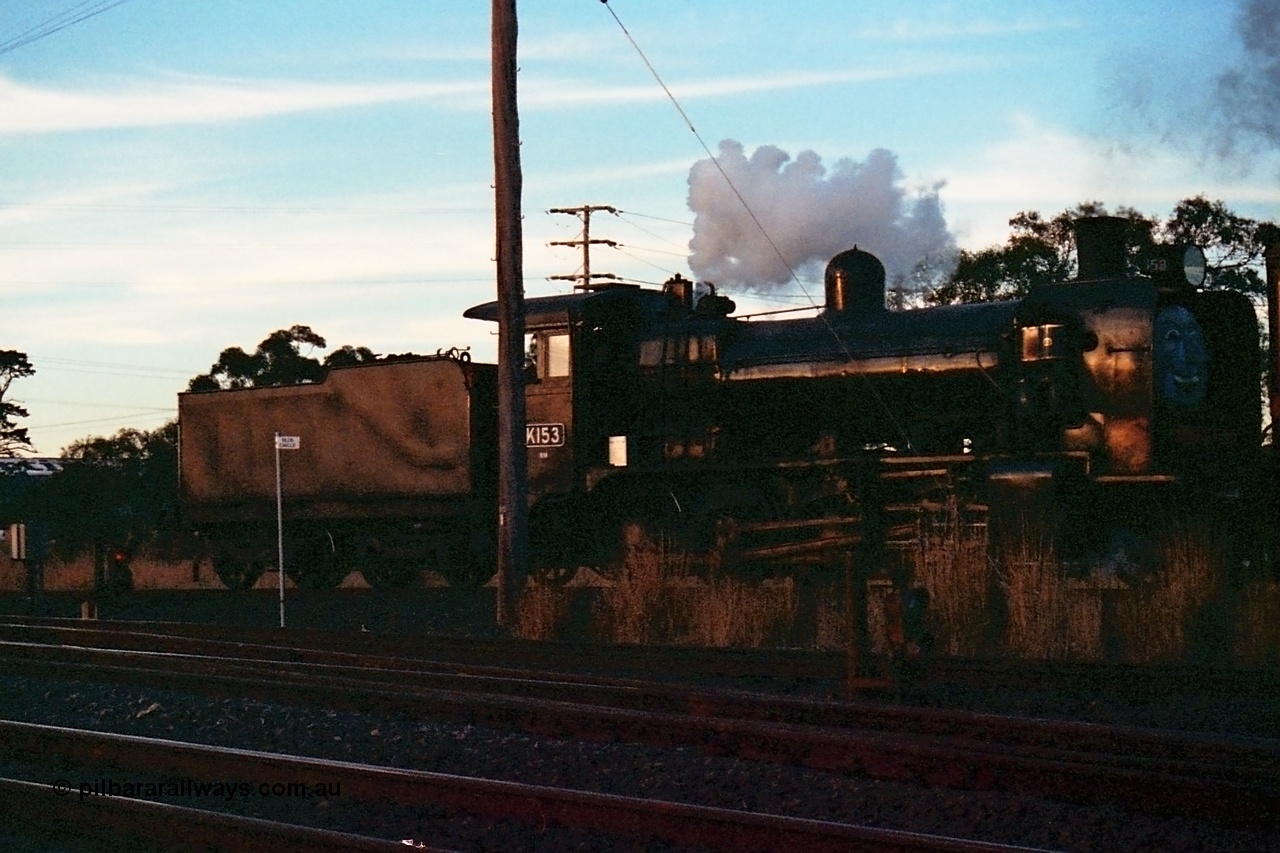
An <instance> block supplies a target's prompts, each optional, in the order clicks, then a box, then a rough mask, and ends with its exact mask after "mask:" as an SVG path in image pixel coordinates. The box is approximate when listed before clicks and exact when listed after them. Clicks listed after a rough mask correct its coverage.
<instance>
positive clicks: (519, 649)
mask: <svg viewBox="0 0 1280 853" xmlns="http://www.w3.org/2000/svg"><path fill="white" fill-rule="evenodd" d="M88 626H92V628H91V629H89V628H88ZM23 627H27V628H34V627H50V628H54V627H61V628H67V629H74V628H79V629H82V630H84V629H89V630H93V631H99V632H103V633H104V634H106V633H118V632H125V633H128V632H138V631H143V632H149V633H163V634H164V635H167V636H173V637H199V638H204V639H220V640H225V641H233V642H244V643H252V644H261V645H281V644H282V643H283V642H286V641H287V642H289V643H292V644H295V645H296V646H297V647H299V648H307V649H311V650H329V651H345V652H364V653H369V654H376V655H380V656H396V657H404V658H423V659H429V660H436V661H450V662H454V663H460V664H461V663H466V664H473V665H475V664H478V665H486V664H491V665H508V666H510V665H512V664H513V663H514V664H518V665H519V666H522V667H544V668H547V669H552V670H557V671H573V672H584V673H591V672H595V673H610V674H614V673H619V672H638V673H644V674H649V673H661V674H662V675H663V676H664V677H678V678H691V679H707V678H749V679H763V680H791V681H820V682H824V683H831V684H839V683H841V682H842V681H843V679H844V678H845V664H846V656H845V654H844V653H843V652H821V651H812V650H802V649H706V648H693V647H677V646H605V645H594V644H585V643H567V642H543V641H531V640H495V639H476V638H462V637H449V636H442V635H434V634H433V635H422V636H412V637H410V636H391V635H385V634H373V633H360V632H350V631H346V632H344V631H321V630H317V629H306V628H302V629H289V630H288V631H281V630H280V629H279V628H259V627H254V626H238V625H209V624H202V623H188V622H145V623H144V622H129V621H111V620H104V621H98V620H77V619H67V618H62V617H15V616H0V631H5V630H17V629H21V628H23ZM954 685H960V686H967V687H974V688H979V689H981V688H992V689H1016V690H1021V691H1033V690H1052V689H1060V688H1062V687H1063V685H1069V686H1070V687H1071V689H1072V690H1074V691H1076V692H1084V693H1098V694H1102V695H1107V694H1112V695H1116V694H1118V695H1122V696H1125V697H1128V698H1134V697H1149V698H1154V697H1161V696H1176V695H1182V694H1186V693H1188V692H1191V693H1193V694H1194V695H1217V696H1248V697H1255V698H1274V699H1277V700H1280V668H1277V667H1256V668H1242V667H1230V666H1210V665H1195V664H1120V663H1084V662H1065V661H1053V662H1042V661H1036V662H1028V661H1011V660H1001V661H987V660H973V659H949V658H936V659H933V660H931V661H930V662H929V667H928V673H927V674H926V676H925V677H924V678H923V679H921V681H920V682H919V684H917V685H916V688H917V689H918V690H919V691H922V692H924V691H928V690H930V689H933V688H937V687H941V686H954ZM1189 688H1191V689H1190V690H1189Z"/></svg>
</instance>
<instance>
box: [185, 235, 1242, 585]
mask: <svg viewBox="0 0 1280 853" xmlns="http://www.w3.org/2000/svg"><path fill="white" fill-rule="evenodd" d="M1137 248H1141V249H1142V251H1141V252H1139V253H1137V254H1135V247H1131V246H1128V245H1126V242H1125V223H1124V222H1123V221H1122V220H1117V219H1111V218H1097V219H1091V220H1082V221H1081V222H1080V223H1079V226H1078V231H1077V250H1078V265H1079V275H1078V277H1077V278H1076V279H1075V280H1072V281H1066V282H1061V283H1054V284H1047V285H1041V286H1038V287H1036V288H1034V289H1033V290H1032V292H1031V293H1030V294H1029V295H1028V296H1027V297H1025V298H1023V299H1020V300H1010V301H1004V302H995V303H986V304H975V305H954V306H939V307H932V308H921V309H916V310H907V311H891V310H887V309H886V304H885V296H886V291H885V271H884V267H883V266H882V265H881V263H880V262H879V261H878V260H877V259H876V258H875V257H874V256H873V255H871V254H869V253H867V252H864V251H862V250H860V249H858V248H853V249H850V250H848V251H845V252H842V253H840V254H839V255H837V256H836V257H834V258H833V259H832V260H831V261H830V263H829V265H828V267H827V270H826V277H825V291H826V305H825V309H824V310H822V311H821V312H820V313H819V314H818V315H817V316H815V317H809V318H793V319H771V320H755V321H752V320H747V319H741V318H737V317H734V316H733V311H734V310H735V306H734V304H733V303H732V301H731V300H729V299H728V298H726V297H724V296H722V295H720V294H716V293H715V292H714V290H713V289H712V290H711V291H710V292H708V293H705V294H703V295H701V298H696V288H695V287H694V285H693V283H692V282H690V281H688V280H686V279H683V278H682V277H680V276H677V277H675V278H673V279H672V280H670V281H669V282H667V284H666V285H665V286H664V287H663V288H662V289H661V290H656V289H647V288H641V287H637V286H632V285H622V284H611V285H605V286H600V287H597V288H594V289H585V290H579V291H577V292H574V293H571V294H564V295H556V296H547V297H539V298H531V299H528V300H526V303H525V310H526V319H525V323H526V330H527V332H528V335H529V337H530V345H529V347H528V350H529V366H528V374H527V378H526V385H525V395H526V408H527V430H526V438H527V452H528V470H529V491H528V501H529V506H530V530H531V544H532V551H533V557H534V562H535V565H537V566H540V567H542V568H544V569H548V570H550V569H554V568H572V567H576V566H581V565H592V566H597V567H601V568H602V569H603V570H605V571H608V570H610V568H611V567H613V566H615V565H616V564H617V563H618V562H619V561H620V560H621V559H622V558H623V557H624V555H625V551H626V547H627V545H628V543H631V542H634V540H635V539H636V537H637V536H640V535H648V536H654V537H659V538H661V539H662V540H664V541H667V542H669V543H671V544H673V545H674V546H675V547H678V548H679V549H680V550H681V551H682V552H683V553H686V554H688V555H690V559H691V563H690V565H693V566H695V567H697V569H698V570H706V571H717V570H734V571H751V570H759V571H765V572H769V571H777V570H778V569H779V567H783V568H784V569H785V570H787V571H792V570H797V569H799V568H800V567H806V566H807V567H818V566H828V565H831V564H832V563H833V560H838V559H840V557H841V555H849V554H857V555H860V556H859V559H862V560H863V561H864V562H865V559H864V558H867V557H868V556H869V555H875V554H878V553H882V552H883V550H884V547H885V545H886V544H889V543H891V542H892V541H893V538H894V536H895V535H897V533H896V532H897V531H900V530H901V529H902V526H903V525H904V524H907V523H909V522H910V519H911V518H912V517H916V516H918V515H919V513H920V512H921V508H922V507H923V508H927V507H938V506H945V505H951V506H962V507H965V508H967V509H968V510H969V511H972V512H975V513H982V514H985V515H986V516H987V517H988V520H989V524H990V530H991V536H992V541H993V543H995V545H996V546H997V547H999V546H1002V545H1012V543H1014V542H1016V541H1019V540H1025V538H1026V537H1027V536H1029V535H1047V536H1052V537H1055V547H1059V548H1062V549H1063V550H1064V551H1065V552H1067V553H1070V552H1072V551H1076V552H1084V551H1085V550H1087V549H1088V548H1090V547H1094V544H1095V543H1094V542H1092V541H1091V540H1090V535H1091V534H1094V533H1096V532H1097V531H1098V530H1099V529H1102V528H1104V527H1108V526H1128V527H1132V528H1135V529H1139V530H1140V529H1142V528H1144V527H1146V526H1149V525H1151V524H1153V523H1154V521H1153V519H1155V518H1156V517H1157V516H1158V515H1160V514H1161V513H1162V512H1164V511H1166V510H1167V509H1168V508H1169V507H1172V506H1191V507H1195V508H1197V511H1200V510H1201V509H1203V511H1205V512H1210V511H1213V512H1222V513H1223V515H1224V517H1234V516H1236V515H1238V514H1239V513H1237V511H1236V510H1237V509H1238V508H1239V507H1240V506H1242V505H1244V504H1245V503H1248V502H1250V501H1252V500H1255V499H1256V497H1257V494H1256V493H1257V487H1258V471H1259V462H1258V448H1259V446H1260V444H1261V440H1260V435H1261V411H1260V409H1261V406H1260V398H1259V388H1260V381H1261V375H1260V371H1261V357H1260V351H1259V336H1258V330H1257V320H1256V318H1255V314H1254V310H1253V306H1252V305H1251V303H1250V302H1249V300H1248V299H1247V298H1246V297H1245V296H1243V295H1241V294H1238V293H1235V292H1222V291H1206V290H1202V289H1200V287H1199V286H1200V285H1201V283H1202V282H1203V279H1204V274H1205V266H1204V258H1203V254H1200V253H1198V250H1196V249H1195V248H1194V247H1164V248H1156V247H1153V246H1150V245H1148V246H1146V247H1137ZM1135 258H1136V263H1138V264H1139V269H1138V270H1137V271H1135V270H1134V266H1135ZM465 316H466V317H468V318H472V319H478V320H487V321H496V320H497V318H498V306H497V303H492V302H491V303H486V304H483V305H478V306H476V307H473V308H471V309H469V310H468V311H466V312H465ZM495 385H496V368H495V367H494V366H493V365H486V364H479V363H473V362H471V361H469V360H468V359H467V358H466V357H465V354H458V353H452V354H450V353H442V354H440V355H438V356H437V357H434V358H423V359H418V360H411V361H400V362H395V363H385V364H382V363H380V364H371V365H361V366H355V367H349V368H341V369H334V370H332V371H330V373H329V374H328V376H327V377H326V379H325V380H324V381H323V382H319V383H314V384H309V385H298V386H289V387H280V388H258V389H243V390H232V391H216V392H208V393H187V394H183V395H181V396H180V399H179V410H180V420H179V423H180V432H181V484H182V490H183V494H184V497H185V499H186V502H187V506H188V511H189V514H190V517H191V518H192V520H193V521H194V522H195V523H196V524H197V526H198V527H199V528H200V530H201V532H202V533H203V535H204V537H205V539H206V540H207V541H208V542H209V544H210V548H211V552H212V554H213V557H214V565H215V568H216V569H217V571H218V573H219V574H220V575H221V576H222V578H223V580H224V581H225V582H227V583H228V585H230V586H243V585H246V584H249V583H252V582H253V581H254V580H255V579H256V578H257V576H258V575H259V574H260V573H261V572H262V570H263V567H264V566H266V565H268V564H272V563H274V561H275V544H276V543H275V520H276V519H275V500H276V496H277V481H276V479H275V471H276V469H275V468H274V467H273V460H272V458H271V454H272V453H273V452H275V453H277V454H278V453H279V451H277V450H273V443H272V441H273V439H272V436H273V435H275V434H286V435H292V436H297V437H298V438H299V439H300V443H301V447H300V449H299V450H297V451H288V452H286V453H285V454H284V456H285V459H284V460H283V462H282V463H281V464H282V465H283V467H284V470H283V472H282V477H283V480H282V486H280V488H281V491H280V494H281V495H282V500H283V505H282V506H283V515H284V519H285V525H284V529H285V535H286V537H287V541H286V558H285V565H286V567H287V568H289V569H290V571H294V572H297V573H298V574H297V576H296V579H297V580H298V581H299V582H300V583H304V584H308V585H317V586H324V585H328V584H332V583H334V582H336V580H337V579H340V578H341V577H343V576H345V575H346V573H347V572H349V571H351V570H353V569H359V570H361V571H362V572H363V573H364V574H365V576H366V578H368V579H369V581H370V582H371V583H373V584H374V585H395V584H399V583H404V582H406V581H408V580H410V579H412V578H414V577H416V576H417V573H418V571H419V570H421V569H422V568H436V569H443V570H445V573H446V574H449V575H452V576H453V577H454V578H455V579H471V580H475V579H479V578H482V577H484V576H486V575H487V574H488V573H489V572H491V571H492V560H493V547H494V546H493V543H494V539H495V529H496V521H495V519H496V514H497V508H496V504H497V500H496V492H497V489H496V479H497V474H496V469H497V462H496V457H495V451H494V445H495V443H496V442H495V436H496V429H497V427H496V424H497V417H496V390H495ZM1095 538H1096V537H1095ZM871 558H872V559H875V558H874V556H872V557H871ZM295 567H296V568H295ZM898 580H899V581H900V582H902V583H905V584H909V583H910V578H909V577H904V578H899V579H898Z"/></svg>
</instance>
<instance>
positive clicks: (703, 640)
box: [677, 578, 796, 648]
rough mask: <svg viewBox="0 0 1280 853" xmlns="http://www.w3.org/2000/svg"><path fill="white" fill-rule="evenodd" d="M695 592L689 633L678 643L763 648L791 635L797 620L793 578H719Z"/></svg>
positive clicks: (686, 630)
mask: <svg viewBox="0 0 1280 853" xmlns="http://www.w3.org/2000/svg"><path fill="white" fill-rule="evenodd" d="M692 592H693V595H690V596H689V598H688V599H687V601H688V603H689V604H690V605H691V608H690V611H689V613H688V618H687V626H686V628H685V633H684V636H683V637H682V638H679V639H677V642H682V643H687V644H688V645H694V646H713V647H725V646H740V647H747V648H761V647H763V646H766V645H769V644H770V641H771V640H772V641H776V640H777V639H779V638H780V637H783V636H786V635H787V634H789V633H790V630H791V628H792V626H793V625H794V623H795V615H796V589H795V583H794V582H792V580H791V578H786V579H785V580H783V581H781V582H778V583H774V584H769V585H764V584H748V583H745V582H744V581H740V580H738V579H736V578H717V579H715V580H713V581H712V582H711V583H709V584H708V585H706V586H704V587H702V588H699V589H696V590H693V591H692Z"/></svg>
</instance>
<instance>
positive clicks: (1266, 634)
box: [1233, 582, 1280, 666]
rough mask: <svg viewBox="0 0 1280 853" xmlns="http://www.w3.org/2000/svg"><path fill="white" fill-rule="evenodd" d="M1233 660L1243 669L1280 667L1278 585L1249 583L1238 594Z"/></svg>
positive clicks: (1279, 599) (1279, 592)
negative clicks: (1244, 667) (1247, 667)
mask: <svg viewBox="0 0 1280 853" xmlns="http://www.w3.org/2000/svg"><path fill="white" fill-rule="evenodd" d="M1239 602H1240V604H1239V607H1238V608H1237V610H1236V612H1237V614H1238V621H1237V622H1236V625H1237V627H1236V636H1235V648H1234V649H1233V651H1234V652H1235V659H1236V661H1237V662H1239V663H1241V664H1243V665H1245V666H1280V583H1275V582H1271V583H1264V582H1258V583H1252V584H1249V585H1248V586H1246V587H1245V588H1244V589H1243V590H1241V591H1240V596H1239Z"/></svg>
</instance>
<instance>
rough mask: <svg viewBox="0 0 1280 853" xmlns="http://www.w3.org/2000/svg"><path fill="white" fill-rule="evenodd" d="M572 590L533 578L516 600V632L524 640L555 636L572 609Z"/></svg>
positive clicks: (544, 638)
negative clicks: (541, 582) (538, 581)
mask: <svg viewBox="0 0 1280 853" xmlns="http://www.w3.org/2000/svg"><path fill="white" fill-rule="evenodd" d="M569 596H570V591H569V590H565V589H560V588H558V587H552V586H548V585H546V584H540V583H535V582H530V583H527V584H525V588H524V590H523V591H522V592H521V593H520V597H519V599H518V600H517V601H516V620H515V622H516V624H515V631H514V633H515V635H516V636H517V637H519V638H520V639H522V640H550V639H553V638H554V637H555V636H556V634H557V632H558V631H559V627H560V626H561V625H562V624H564V621H565V619H566V618H567V616H568V611H569Z"/></svg>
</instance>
